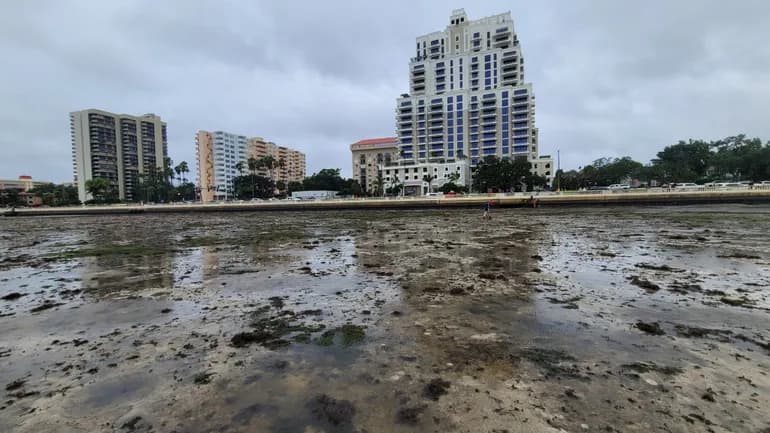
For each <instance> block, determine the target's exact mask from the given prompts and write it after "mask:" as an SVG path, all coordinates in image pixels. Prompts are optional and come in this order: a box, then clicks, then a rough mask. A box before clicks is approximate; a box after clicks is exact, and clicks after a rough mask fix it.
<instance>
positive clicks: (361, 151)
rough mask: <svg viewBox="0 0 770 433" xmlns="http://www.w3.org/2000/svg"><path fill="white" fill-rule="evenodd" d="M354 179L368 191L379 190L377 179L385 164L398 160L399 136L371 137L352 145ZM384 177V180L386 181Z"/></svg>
mask: <svg viewBox="0 0 770 433" xmlns="http://www.w3.org/2000/svg"><path fill="white" fill-rule="evenodd" d="M350 153H351V154H352V157H353V179H355V180H356V181H358V183H359V185H361V189H363V190H364V191H366V192H368V193H370V194H371V193H374V192H375V191H376V190H377V179H378V177H379V176H382V170H383V168H384V167H385V166H388V165H391V163H393V162H395V161H397V160H398V157H399V155H398V138H396V137H385V138H370V139H366V140H360V141H357V142H355V143H353V144H351V145H350ZM384 180H385V179H384V177H383V181H384Z"/></svg>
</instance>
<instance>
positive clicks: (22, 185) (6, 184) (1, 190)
mask: <svg viewBox="0 0 770 433" xmlns="http://www.w3.org/2000/svg"><path fill="white" fill-rule="evenodd" d="M49 183H51V182H44V181H39V180H32V176H26V175H21V176H19V178H18V179H0V195H2V196H6V195H7V192H8V191H14V192H16V193H17V194H18V197H19V199H20V200H21V201H22V202H25V203H26V204H27V206H38V205H40V204H41V200H40V197H37V196H35V195H32V194H29V193H28V192H29V191H30V190H31V189H32V188H35V187H37V186H42V185H47V184H49Z"/></svg>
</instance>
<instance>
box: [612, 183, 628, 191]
mask: <svg viewBox="0 0 770 433" xmlns="http://www.w3.org/2000/svg"><path fill="white" fill-rule="evenodd" d="M608 189H612V190H617V189H631V185H629V184H627V183H615V184H612V185H610V186H609V187H608Z"/></svg>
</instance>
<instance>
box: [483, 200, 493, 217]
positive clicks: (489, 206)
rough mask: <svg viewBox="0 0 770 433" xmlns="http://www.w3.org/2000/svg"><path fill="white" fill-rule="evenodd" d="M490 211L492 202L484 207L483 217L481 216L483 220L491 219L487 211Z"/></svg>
mask: <svg viewBox="0 0 770 433" xmlns="http://www.w3.org/2000/svg"><path fill="white" fill-rule="evenodd" d="M491 209H492V202H491V201H488V202H486V204H485V205H484V215H483V216H482V218H483V219H485V220H487V221H489V220H490V219H492V217H491V216H490V215H489V211H490V210H491Z"/></svg>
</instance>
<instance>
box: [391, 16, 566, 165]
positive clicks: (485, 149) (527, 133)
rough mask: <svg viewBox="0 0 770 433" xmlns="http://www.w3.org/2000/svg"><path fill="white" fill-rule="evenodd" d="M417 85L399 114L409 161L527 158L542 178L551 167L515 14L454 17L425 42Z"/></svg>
mask: <svg viewBox="0 0 770 433" xmlns="http://www.w3.org/2000/svg"><path fill="white" fill-rule="evenodd" d="M409 81H410V90H411V92H410V93H409V94H403V95H401V97H400V98H399V99H398V103H397V108H396V130H397V133H398V140H399V153H400V158H401V160H402V163H404V162H406V161H412V162H414V163H420V162H431V161H446V162H451V161H452V160H455V159H457V158H460V157H466V158H470V162H471V166H472V167H473V166H475V165H476V164H477V163H478V162H479V161H480V160H481V159H483V158H484V157H485V156H490V155H492V156H497V157H498V158H527V159H528V160H529V161H531V162H532V163H533V169H534V168H537V171H538V172H541V170H540V167H536V166H535V164H538V162H540V163H543V164H546V163H548V161H546V160H544V159H541V158H538V131H537V128H536V127H535V96H534V94H533V92H532V84H530V83H526V82H525V81H524V58H523V56H522V52H521V46H520V45H519V40H518V38H517V36H516V33H515V32H514V29H513V20H512V19H511V14H510V12H508V13H504V14H499V15H494V16H490V17H487V18H482V19H478V20H473V21H471V20H468V17H467V16H466V14H465V11H464V10H463V9H458V10H455V11H453V12H452V16H451V17H450V21H449V25H448V26H447V28H446V29H445V30H444V31H439V32H434V33H429V34H427V35H424V36H420V37H418V38H417V42H416V46H415V56H414V57H413V58H412V59H411V61H410V63H409ZM538 165H539V164H538ZM550 166H551V164H548V169H549V170H548V175H547V177H548V178H550V177H551V171H550ZM543 173H545V172H544V171H543Z"/></svg>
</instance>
